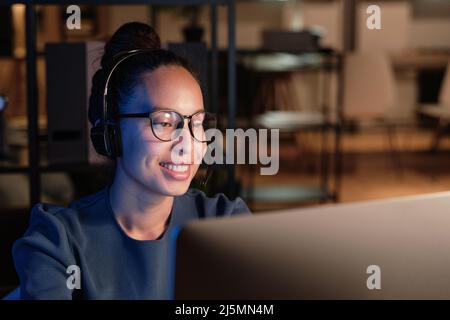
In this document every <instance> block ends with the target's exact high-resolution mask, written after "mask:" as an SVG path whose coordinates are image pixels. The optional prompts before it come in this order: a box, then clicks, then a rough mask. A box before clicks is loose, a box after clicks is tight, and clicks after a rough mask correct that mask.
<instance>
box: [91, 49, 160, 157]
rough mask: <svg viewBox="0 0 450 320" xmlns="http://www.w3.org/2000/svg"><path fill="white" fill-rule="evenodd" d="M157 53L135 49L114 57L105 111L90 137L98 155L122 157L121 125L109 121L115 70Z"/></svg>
mask: <svg viewBox="0 0 450 320" xmlns="http://www.w3.org/2000/svg"><path fill="white" fill-rule="evenodd" d="M151 51H155V49H135V50H130V51H124V52H119V53H118V54H117V55H115V56H114V57H113V59H112V60H113V61H116V60H117V62H116V63H114V64H113V66H112V67H111V69H110V71H109V73H108V76H107V77H106V81H105V88H104V91H103V110H102V117H101V118H100V119H97V120H96V121H95V123H94V126H93V127H92V128H91V132H90V136H91V141H92V145H93V146H94V148H95V151H97V153H98V154H101V155H103V156H106V157H108V158H110V159H114V158H116V157H120V156H122V139H121V134H120V126H119V123H118V122H117V121H116V120H115V119H108V115H109V110H108V108H109V104H110V102H109V96H108V86H109V81H110V79H111V76H112V75H113V73H114V70H116V68H117V67H118V66H119V65H120V64H121V63H122V62H124V61H125V60H127V59H129V58H131V57H134V56H136V55H138V54H142V53H148V52H151Z"/></svg>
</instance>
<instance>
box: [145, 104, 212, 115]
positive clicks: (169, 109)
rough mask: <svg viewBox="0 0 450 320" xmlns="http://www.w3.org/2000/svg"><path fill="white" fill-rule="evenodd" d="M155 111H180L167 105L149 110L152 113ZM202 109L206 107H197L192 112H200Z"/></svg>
mask: <svg viewBox="0 0 450 320" xmlns="http://www.w3.org/2000/svg"><path fill="white" fill-rule="evenodd" d="M155 111H175V112H178V111H176V110H174V109H172V108H165V107H161V106H153V107H152V110H151V111H149V112H150V113H152V112H155ZM200 111H205V108H200V109H197V110H195V111H194V112H193V113H192V114H195V113H197V112H200ZM178 113H180V112H178Z"/></svg>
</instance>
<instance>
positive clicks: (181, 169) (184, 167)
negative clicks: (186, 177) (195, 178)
mask: <svg viewBox="0 0 450 320" xmlns="http://www.w3.org/2000/svg"><path fill="white" fill-rule="evenodd" d="M159 165H160V166H162V167H164V168H167V169H169V170H172V171H176V172H185V171H187V169H188V166H187V165H185V164H177V165H175V164H170V163H164V162H161V163H160V164H159Z"/></svg>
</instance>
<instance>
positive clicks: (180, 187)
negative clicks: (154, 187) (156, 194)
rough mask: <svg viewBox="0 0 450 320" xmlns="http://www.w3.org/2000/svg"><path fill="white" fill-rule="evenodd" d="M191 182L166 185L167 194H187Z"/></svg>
mask: <svg viewBox="0 0 450 320" xmlns="http://www.w3.org/2000/svg"><path fill="white" fill-rule="evenodd" d="M189 186H190V183H186V182H183V183H171V184H168V185H167V186H166V190H167V194H169V195H171V196H173V197H176V196H181V195H183V194H185V193H186V192H187V191H188V190H189Z"/></svg>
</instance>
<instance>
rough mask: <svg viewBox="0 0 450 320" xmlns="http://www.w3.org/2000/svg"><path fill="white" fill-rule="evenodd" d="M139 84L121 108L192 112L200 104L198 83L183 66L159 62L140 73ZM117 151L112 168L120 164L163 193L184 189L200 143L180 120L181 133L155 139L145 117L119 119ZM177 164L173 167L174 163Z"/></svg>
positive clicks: (127, 172)
mask: <svg viewBox="0 0 450 320" xmlns="http://www.w3.org/2000/svg"><path fill="white" fill-rule="evenodd" d="M142 80H143V82H142V86H140V87H138V88H136V89H135V90H134V93H133V94H132V96H131V97H130V101H129V102H128V103H127V105H126V106H124V107H123V108H122V109H121V113H141V112H153V111H156V110H158V109H164V110H174V111H177V112H178V113H180V114H181V115H188V116H189V115H192V114H194V113H196V112H197V111H200V110H203V109H204V107H203V97H202V92H201V89H200V86H199V85H198V83H197V81H196V80H195V79H194V77H193V76H192V75H191V74H190V72H189V71H187V70H186V69H184V68H182V67H179V66H161V67H159V68H157V69H155V70H153V71H152V72H147V73H144V74H143V75H142ZM120 127H121V134H122V151H123V152H122V157H121V158H119V159H118V170H123V173H124V174H125V175H126V176H127V178H129V179H132V181H134V182H135V183H138V184H139V185H141V186H142V187H144V188H145V189H147V190H149V191H151V192H155V193H158V194H163V195H170V196H177V195H181V194H183V193H185V192H186V191H187V190H188V188H189V185H190V182H191V180H192V179H193V177H194V176H195V174H196V172H197V170H198V167H199V162H200V161H199V159H201V158H202V157H203V156H204V154H205V152H206V143H201V142H198V141H197V140H195V139H193V138H192V136H191V134H190V131H189V127H188V121H187V120H185V124H184V128H183V130H182V133H181V135H180V136H179V137H178V138H177V139H175V140H173V141H161V140H159V139H158V138H157V137H155V135H154V134H153V132H152V130H151V127H150V121H149V120H148V119H145V118H127V119H121V120H120ZM175 165H177V167H174V166H175Z"/></svg>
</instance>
